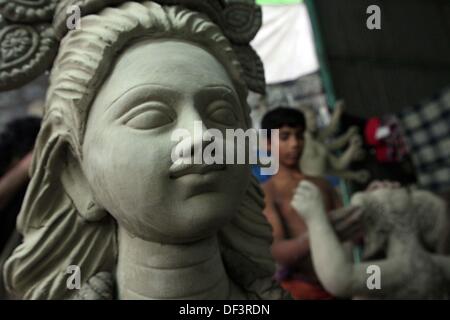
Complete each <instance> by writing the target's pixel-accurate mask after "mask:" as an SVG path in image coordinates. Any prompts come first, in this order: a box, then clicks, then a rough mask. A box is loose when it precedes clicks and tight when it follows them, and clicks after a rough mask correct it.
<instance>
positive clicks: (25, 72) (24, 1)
mask: <svg viewBox="0 0 450 320" xmlns="http://www.w3.org/2000/svg"><path fill="white" fill-rule="evenodd" d="M127 1H136V2H139V1H142V0H0V91H5V90H10V89H14V88H18V87H20V86H23V85H25V84H26V83H28V82H30V81H31V80H33V79H34V78H36V77H38V76H39V75H40V74H42V73H43V72H44V71H45V70H48V69H49V68H50V67H51V65H52V63H53V60H54V59H55V56H56V52H57V49H58V43H59V40H61V39H62V38H63V37H64V35H65V34H66V33H67V31H68V30H67V26H66V21H67V18H68V17H69V15H68V14H67V9H68V8H69V7H71V6H78V7H79V8H80V12H81V16H86V15H89V14H94V13H96V12H99V11H100V10H101V9H103V8H105V7H112V6H116V5H118V4H120V3H123V2H127ZM152 1H154V2H157V3H159V4H161V5H181V6H184V7H186V8H187V9H190V10H193V11H198V12H201V13H203V14H205V15H207V16H208V17H209V18H210V19H211V20H212V21H213V22H214V23H215V24H217V25H218V26H219V27H220V28H221V30H222V32H223V33H224V35H225V36H226V37H227V38H228V40H229V41H230V43H231V45H232V47H233V49H234V52H235V54H236V56H237V58H238V59H239V61H240V63H241V65H242V67H243V69H244V78H245V81H246V83H247V86H248V88H249V89H250V90H252V91H255V92H258V93H263V92H264V90H265V80H264V68H263V64H262V62H261V60H260V58H259V57H258V55H257V54H256V52H255V51H254V50H253V49H252V48H251V47H250V45H249V43H250V41H251V40H252V39H253V38H254V37H255V35H256V33H257V32H258V30H259V28H260V26H261V16H262V14H261V9H260V7H259V6H257V5H256V4H255V3H254V1H252V0H152Z"/></svg>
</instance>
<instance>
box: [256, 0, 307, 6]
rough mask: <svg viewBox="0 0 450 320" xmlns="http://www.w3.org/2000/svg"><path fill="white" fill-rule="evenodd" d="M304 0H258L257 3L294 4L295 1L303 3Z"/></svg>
mask: <svg viewBox="0 0 450 320" xmlns="http://www.w3.org/2000/svg"><path fill="white" fill-rule="evenodd" d="M302 2H303V0H256V3H257V4H260V5H264V4H293V3H302Z"/></svg>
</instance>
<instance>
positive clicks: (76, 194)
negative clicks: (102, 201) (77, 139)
mask: <svg viewBox="0 0 450 320" xmlns="http://www.w3.org/2000/svg"><path fill="white" fill-rule="evenodd" d="M61 183H62V185H63V187H64V190H65V191H66V194H67V195H68V196H69V198H70V199H71V200H72V202H73V204H74V205H75V207H76V208H77V210H78V212H79V213H80V215H81V216H82V217H83V218H85V219H86V220H89V221H98V220H101V219H102V218H103V217H105V215H106V211H105V210H103V209H102V208H101V207H100V206H99V205H98V204H97V203H96V201H95V200H94V196H93V192H92V190H91V187H90V185H89V182H88V180H87V179H86V176H85V174H84V172H83V170H82V168H81V164H80V161H79V160H78V159H77V158H76V157H75V156H74V155H73V153H72V152H70V151H68V152H67V153H66V157H65V159H64V165H63V167H62V170H61Z"/></svg>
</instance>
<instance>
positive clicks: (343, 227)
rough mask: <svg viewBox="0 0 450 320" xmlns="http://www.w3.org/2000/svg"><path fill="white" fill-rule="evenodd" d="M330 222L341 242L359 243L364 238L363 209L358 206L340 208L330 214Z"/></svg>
mask: <svg viewBox="0 0 450 320" xmlns="http://www.w3.org/2000/svg"><path fill="white" fill-rule="evenodd" d="M329 215H330V221H331V224H332V225H333V228H334V230H335V231H336V233H337V235H338V237H339V240H341V241H343V242H345V241H353V242H358V241H359V240H361V239H362V237H363V223H362V216H363V209H362V208H361V207H357V206H348V207H344V208H339V209H336V210H333V211H331V212H330V214H329Z"/></svg>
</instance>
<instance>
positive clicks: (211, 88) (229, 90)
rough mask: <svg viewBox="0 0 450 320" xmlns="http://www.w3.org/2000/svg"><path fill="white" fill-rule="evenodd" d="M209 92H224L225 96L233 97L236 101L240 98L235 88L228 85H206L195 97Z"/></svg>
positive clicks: (201, 96) (200, 96)
mask: <svg viewBox="0 0 450 320" xmlns="http://www.w3.org/2000/svg"><path fill="white" fill-rule="evenodd" d="M207 93H219V94H220V93H222V94H223V98H224V99H226V98H228V100H229V98H231V99H232V100H233V101H234V102H237V103H238V102H239V99H238V98H237V96H236V94H235V92H234V90H233V89H232V88H230V87H228V86H225V85H213V86H206V87H203V88H202V89H200V90H199V91H198V92H197V93H196V94H195V98H203V97H204V95H205V94H207Z"/></svg>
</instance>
